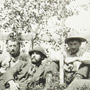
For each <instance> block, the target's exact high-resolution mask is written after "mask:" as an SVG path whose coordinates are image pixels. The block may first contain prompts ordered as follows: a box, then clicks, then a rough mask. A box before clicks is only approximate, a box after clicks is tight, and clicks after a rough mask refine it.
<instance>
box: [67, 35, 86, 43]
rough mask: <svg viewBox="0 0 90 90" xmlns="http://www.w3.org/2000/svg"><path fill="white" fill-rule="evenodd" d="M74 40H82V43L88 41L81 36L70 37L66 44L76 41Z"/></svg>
mask: <svg viewBox="0 0 90 90" xmlns="http://www.w3.org/2000/svg"><path fill="white" fill-rule="evenodd" d="M74 39H77V40H80V41H81V42H85V41H86V39H85V38H83V37H80V36H70V37H67V38H66V39H65V43H68V41H70V40H74Z"/></svg>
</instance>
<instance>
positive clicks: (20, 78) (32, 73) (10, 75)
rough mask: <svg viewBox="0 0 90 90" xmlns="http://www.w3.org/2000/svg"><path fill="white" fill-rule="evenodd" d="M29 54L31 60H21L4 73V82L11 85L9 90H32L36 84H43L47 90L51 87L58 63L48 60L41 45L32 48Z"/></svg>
mask: <svg viewBox="0 0 90 90" xmlns="http://www.w3.org/2000/svg"><path fill="white" fill-rule="evenodd" d="M29 55H30V57H31V60H30V59H29V60H28V62H24V61H22V60H20V61H19V62H18V63H17V64H16V65H15V66H14V67H12V68H11V69H9V70H8V71H7V72H6V73H5V74H4V75H3V78H4V84H5V86H7V85H9V90H12V89H13V90H19V89H20V90H27V89H28V90H31V87H33V88H34V87H35V86H36V85H42V86H43V88H44V89H45V90H47V88H49V85H50V83H51V80H52V76H53V74H54V73H57V69H58V67H57V65H56V64H55V63H53V62H48V58H47V56H46V54H45V52H44V50H43V48H42V47H40V46H39V47H35V48H34V49H33V50H31V51H30V52H29ZM44 60H45V61H44ZM43 61H44V62H43Z"/></svg>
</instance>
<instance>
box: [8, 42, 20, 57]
mask: <svg viewBox="0 0 90 90" xmlns="http://www.w3.org/2000/svg"><path fill="white" fill-rule="evenodd" d="M7 49H8V52H9V53H10V54H11V56H13V57H17V56H18V54H19V53H20V45H19V44H18V42H17V41H11V40H9V41H8V43H7Z"/></svg>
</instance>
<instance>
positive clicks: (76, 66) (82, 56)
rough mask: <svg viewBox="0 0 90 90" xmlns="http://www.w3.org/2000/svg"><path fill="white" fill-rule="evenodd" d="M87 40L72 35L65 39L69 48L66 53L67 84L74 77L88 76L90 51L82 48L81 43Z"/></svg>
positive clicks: (83, 77)
mask: <svg viewBox="0 0 90 90" xmlns="http://www.w3.org/2000/svg"><path fill="white" fill-rule="evenodd" d="M85 41H86V39H84V38H82V37H80V36H71V37H68V38H66V40H65V43H66V44H67V45H68V49H67V50H66V52H65V54H64V56H65V59H64V62H65V64H64V70H65V82H66V84H67V85H69V84H70V83H71V82H72V81H73V79H74V80H76V79H86V78H88V70H89V67H88V64H89V63H90V53H89V52H87V51H84V50H81V49H80V46H81V43H82V42H85ZM71 84H72V83H71ZM71 84H70V85H69V86H71Z"/></svg>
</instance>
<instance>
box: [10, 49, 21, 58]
mask: <svg viewBox="0 0 90 90" xmlns="http://www.w3.org/2000/svg"><path fill="white" fill-rule="evenodd" d="M19 54H20V52H15V51H14V50H12V51H11V52H10V55H11V56H12V57H17V56H19Z"/></svg>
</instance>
